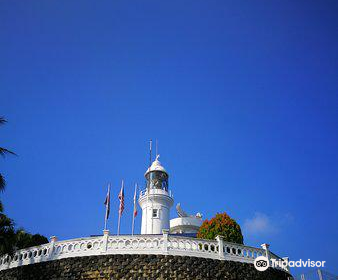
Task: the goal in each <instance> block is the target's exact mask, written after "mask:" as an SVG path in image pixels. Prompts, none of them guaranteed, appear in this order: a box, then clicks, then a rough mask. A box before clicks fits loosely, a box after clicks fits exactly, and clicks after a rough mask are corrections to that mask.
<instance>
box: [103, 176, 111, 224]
mask: <svg viewBox="0 0 338 280" xmlns="http://www.w3.org/2000/svg"><path fill="white" fill-rule="evenodd" d="M107 198H108V199H109V200H110V183H109V184H108V191H107V196H106V199H107ZM109 203H110V202H109V201H106V215H105V216H104V230H107V220H108V209H109V207H110V205H109Z"/></svg>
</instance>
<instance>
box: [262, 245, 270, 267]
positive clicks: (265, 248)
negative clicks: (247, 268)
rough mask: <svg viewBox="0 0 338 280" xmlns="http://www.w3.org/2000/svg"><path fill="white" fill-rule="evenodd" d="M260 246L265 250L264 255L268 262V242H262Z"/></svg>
mask: <svg viewBox="0 0 338 280" xmlns="http://www.w3.org/2000/svg"><path fill="white" fill-rule="evenodd" d="M261 247H262V248H263V249H264V250H265V257H266V258H267V259H268V260H269V263H270V252H269V247H270V245H269V244H266V243H263V244H262V245H261Z"/></svg>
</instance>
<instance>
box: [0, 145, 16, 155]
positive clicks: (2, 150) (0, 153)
mask: <svg viewBox="0 0 338 280" xmlns="http://www.w3.org/2000/svg"><path fill="white" fill-rule="evenodd" d="M6 154H11V155H14V156H16V153H14V152H12V151H10V150H7V149H6V148H2V147H0V156H3V157H4V156H5V155H6Z"/></svg>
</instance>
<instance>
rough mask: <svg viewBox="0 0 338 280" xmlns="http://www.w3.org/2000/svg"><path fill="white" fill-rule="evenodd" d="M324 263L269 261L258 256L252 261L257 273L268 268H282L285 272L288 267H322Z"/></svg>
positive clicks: (286, 260) (285, 260)
mask: <svg viewBox="0 0 338 280" xmlns="http://www.w3.org/2000/svg"><path fill="white" fill-rule="evenodd" d="M325 263H326V261H311V260H310V259H308V260H307V261H303V260H302V259H300V260H299V261H289V260H288V259H278V260H276V259H270V261H269V260H268V258H266V257H264V256H260V257H257V258H256V259H255V261H254V266H255V268H256V269H257V270H258V271H265V270H267V269H268V268H269V267H272V268H282V269H285V270H289V267H324V266H325Z"/></svg>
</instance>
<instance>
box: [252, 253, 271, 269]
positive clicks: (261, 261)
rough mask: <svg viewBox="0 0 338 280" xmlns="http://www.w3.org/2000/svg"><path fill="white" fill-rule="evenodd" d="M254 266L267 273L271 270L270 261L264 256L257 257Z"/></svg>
mask: <svg viewBox="0 0 338 280" xmlns="http://www.w3.org/2000/svg"><path fill="white" fill-rule="evenodd" d="M254 266H255V268H256V269H257V270H258V271H265V270H267V269H268V268H269V260H268V259H267V258H266V257H264V256H260V257H257V258H256V259H255V262H254Z"/></svg>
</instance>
